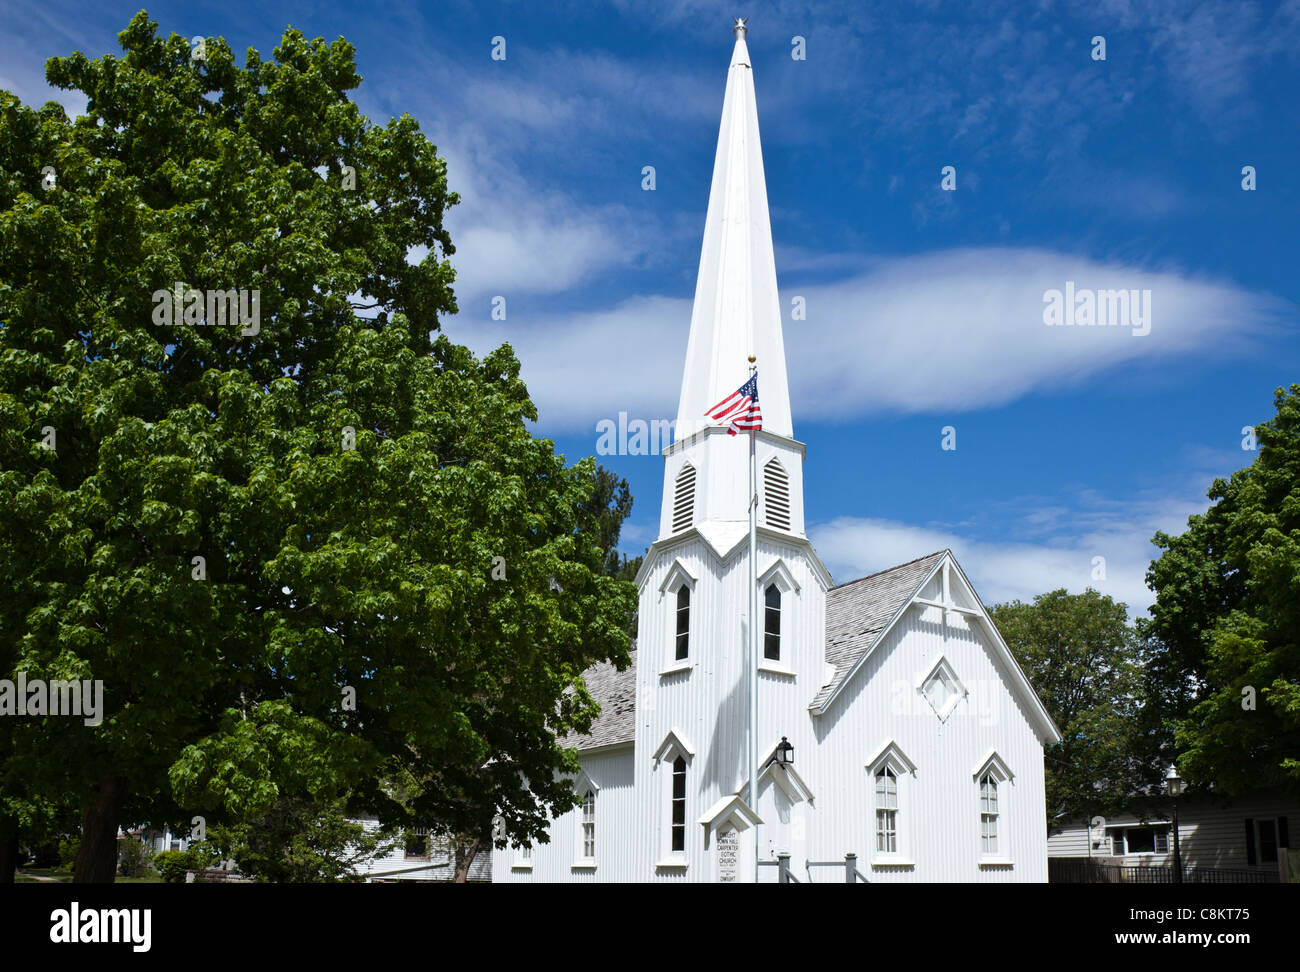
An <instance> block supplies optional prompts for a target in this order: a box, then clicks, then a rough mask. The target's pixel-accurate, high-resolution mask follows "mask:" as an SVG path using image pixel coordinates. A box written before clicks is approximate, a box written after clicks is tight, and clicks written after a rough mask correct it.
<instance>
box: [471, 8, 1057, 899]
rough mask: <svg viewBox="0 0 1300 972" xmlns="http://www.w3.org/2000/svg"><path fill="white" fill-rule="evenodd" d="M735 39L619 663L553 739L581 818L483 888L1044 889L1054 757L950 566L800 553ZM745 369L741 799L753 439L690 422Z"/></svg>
mask: <svg viewBox="0 0 1300 972" xmlns="http://www.w3.org/2000/svg"><path fill="white" fill-rule="evenodd" d="M735 35H736V45H735V50H734V53H733V54H732V58H731V66H730V69H729V72H728V76H727V89H726V95H725V98H724V101H723V107H722V126H721V131H720V133H719V136H718V150H717V157H716V160H715V162H714V167H713V183H712V188H711V191H710V196H709V208H708V216H707V221H706V223H705V229H704V245H703V252H702V254H701V256H700V270H699V279H698V283H697V285H696V291H695V306H694V311H693V313H692V317H691V331H690V340H689V344H688V345H687V349H686V366H685V373H684V375H683V378H682V392H681V399H680V405H679V409H678V415H677V426H676V428H677V430H678V435H679V438H678V439H677V441H675V442H674V443H673V444H672V445H671V446H669V447H668V448H666V449H665V450H664V461H665V469H664V491H663V500H662V510H661V514H660V525H659V536H658V539H657V540H656V541H655V542H654V544H653V546H651V547H650V549H649V551H648V553H647V555H646V557H645V561H644V563H643V564H642V567H641V570H640V573H639V574H638V575H637V578H636V583H637V587H638V590H639V597H640V607H639V631H638V639H637V646H636V649H635V650H634V651H633V652H632V657H633V664H632V665H631V666H630V667H629V668H628V669H626V670H625V671H623V672H617V671H615V670H614V669H613V668H612V667H611V666H609V665H597V666H595V667H594V668H592V669H591V670H589V671H588V672H586V673H585V680H586V683H587V687H588V689H589V690H590V691H591V693H592V695H593V697H594V698H595V699H596V701H598V702H599V703H600V705H601V706H602V712H601V715H600V716H599V717H598V719H597V720H596V721H595V724H594V725H593V727H592V730H591V732H590V734H589V735H585V736H581V737H571V738H570V739H569V740H567V742H568V744H569V745H572V746H575V747H576V748H577V749H578V751H579V758H580V761H581V763H582V773H581V774H580V775H579V776H578V777H577V778H576V779H575V780H574V781H573V785H574V787H575V789H576V792H577V794H578V796H579V797H580V800H581V802H580V805H579V807H578V808H577V809H575V810H574V811H571V812H570V813H567V814H565V815H563V816H561V817H559V818H558V819H556V820H555V821H554V822H553V823H552V824H551V827H550V831H549V836H550V842H549V843H545V844H543V843H537V844H536V845H535V846H533V847H531V848H530V847H510V848H507V849H506V850H504V851H500V850H498V851H495V852H493V855H492V880H493V881H496V882H529V881H541V882H572V881H620V882H626V881H637V882H641V881H652V882H681V881H697V882H698V881H703V882H715V881H716V882H732V881H735V882H746V881H754V880H755V879H757V880H758V881H760V882H776V881H778V880H779V878H780V877H781V874H782V866H781V864H780V863H778V862H782V861H784V862H785V865H786V870H785V873H787V874H788V875H789V876H790V878H791V879H793V880H797V881H802V882H810V881H811V882H813V883H820V882H832V881H833V882H841V881H845V880H854V881H860V880H867V881H872V882H897V881H972V882H974V881H983V882H1007V881H1037V882H1043V881H1046V880H1047V834H1046V827H1045V819H1044V816H1045V812H1044V793H1043V747H1044V746H1046V745H1050V744H1052V743H1054V742H1057V741H1059V738H1060V736H1059V733H1058V730H1057V728H1056V726H1055V725H1054V724H1053V722H1052V719H1051V717H1050V716H1049V715H1048V713H1047V710H1046V709H1045V708H1044V707H1043V704H1042V702H1041V701H1040V700H1039V699H1038V697H1037V695H1036V694H1035V693H1034V690H1033V688H1032V687H1031V686H1030V684H1029V682H1028V680H1027V679H1026V678H1025V675H1024V672H1023V671H1021V669H1020V667H1019V665H1018V664H1017V663H1016V661H1015V659H1014V657H1013V656H1012V654H1011V651H1010V650H1009V649H1008V647H1007V645H1006V644H1005V642H1004V641H1003V640H1002V637H1001V635H999V633H998V631H997V629H996V628H995V627H994V625H993V623H992V621H991V620H990V619H989V616H988V614H987V613H986V611H985V609H984V606H983V605H982V604H981V603H980V600H979V598H978V597H977V596H976V594H975V591H974V589H973V588H972V587H971V584H970V582H969V581H968V580H967V578H966V575H965V573H964V572H963V571H962V569H961V567H960V565H958V563H957V561H956V560H955V559H954V558H953V556H952V553H951V552H950V551H947V550H942V551H939V552H937V553H930V554H927V555H926V556H922V557H918V558H917V559H915V560H912V561H910V562H908V563H905V564H900V565H899V566H897V567H892V568H890V569H888V570H884V571H881V572H880V573H877V574H872V575H871V576H869V577H863V578H860V579H858V580H854V581H850V582H848V583H845V584H839V585H836V584H834V583H833V582H832V580H831V576H830V574H829V572H828V571H827V570H826V567H825V566H824V565H823V564H822V562H821V560H820V558H819V557H818V556H817V551H816V550H814V549H813V545H812V544H811V543H810V542H809V540H808V537H807V534H806V532H805V526H804V508H803V480H802V464H803V458H804V446H803V444H802V443H800V442H799V441H797V440H796V439H795V438H794V431H793V425H792V421H791V411H790V398H789V390H788V388H787V383H786V371H785V352H784V348H783V342H782V336H781V313H780V305H779V301H778V295H777V286H776V267H775V261H774V258H773V251H772V235H771V228H770V225H769V221H768V208H767V189H766V185H765V182H764V176H763V159H762V152H761V149H760V146H759V137H758V114H757V110H756V107H755V101H754V82H753V76H752V72H751V65H750V58H749V51H748V49H747V48H746V45H745V27H744V24H743V22H740V21H738V22H737V25H736V27H735ZM755 359H756V366H757V368H758V374H759V376H760V385H759V390H760V401H761V405H762V414H763V419H762V430H761V431H759V432H757V433H755V434H754V435H755V440H756V441H755V451H756V459H757V470H758V474H757V478H758V483H757V487H758V490H757V491H758V509H757V524H758V525H757V531H756V532H757V559H756V562H755V567H754V571H755V573H756V574H757V578H758V590H757V596H756V600H757V604H758V611H757V614H758V616H759V617H760V618H761V621H760V623H761V630H760V631H759V632H758V633H757V634H758V635H759V637H758V638H757V639H756V640H757V641H758V643H759V644H760V645H761V648H760V651H759V653H758V665H757V667H758V673H757V686H758V691H757V712H758V721H757V733H756V736H755V740H756V748H757V756H758V766H759V767H761V771H760V773H759V776H758V785H757V791H758V792H757V794H756V795H755V796H753V797H752V798H751V795H750V792H749V780H750V767H749V763H748V751H749V740H748V732H749V725H750V692H749V689H750V684H751V672H750V670H749V667H748V664H749V659H748V654H747V642H748V639H749V633H748V630H747V628H748V623H747V618H748V616H749V610H750V590H749V587H748V585H749V578H750V570H751V565H750V561H749V548H750V543H749V534H750V530H749V496H750V494H749V478H750V436H749V435H747V434H741V435H730V434H728V429H727V427H726V426H720V425H714V426H711V427H710V426H703V425H702V424H701V421H702V419H703V416H704V414H705V413H706V412H707V411H708V410H709V409H710V408H711V407H713V406H714V405H716V404H717V403H718V402H720V401H721V400H723V399H725V398H726V397H727V396H728V395H729V394H731V393H732V392H734V391H735V390H736V389H737V387H738V386H740V385H742V384H743V383H744V382H745V381H746V380H747V378H748V375H749V370H748V368H749V366H748V363H747V362H749V361H753V360H755ZM692 429H695V430H697V431H694V432H693V434H689V435H683V434H682V430H692ZM848 855H853V857H849V856H848ZM756 858H757V859H758V860H760V861H762V862H764V864H763V865H762V866H755V859H756ZM846 858H847V861H848V864H847V865H846V864H845V862H846Z"/></svg>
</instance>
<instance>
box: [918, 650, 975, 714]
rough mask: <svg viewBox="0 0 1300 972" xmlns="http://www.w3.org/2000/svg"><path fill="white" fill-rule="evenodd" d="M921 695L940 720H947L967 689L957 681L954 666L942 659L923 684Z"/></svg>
mask: <svg viewBox="0 0 1300 972" xmlns="http://www.w3.org/2000/svg"><path fill="white" fill-rule="evenodd" d="M921 694H923V695H924V696H925V700H926V701H927V702H929V703H930V708H932V709H934V711H935V714H936V715H937V716H938V717H939V718H940V719H947V718H948V716H949V715H950V714H951V713H952V710H953V709H954V708H956V706H957V703H958V702H960V701H961V700H962V697H963V696H964V695H965V694H966V689H965V688H964V687H963V686H962V684H961V682H959V681H958V680H957V676H956V674H955V673H954V672H953V670H952V666H950V665H949V664H948V662H947V661H946V660H944V659H942V658H940V659H939V661H938V663H937V664H936V665H935V666H934V668H933V669H932V670H931V671H930V674H929V675H927V676H926V678H925V680H924V681H923V682H922V683H921Z"/></svg>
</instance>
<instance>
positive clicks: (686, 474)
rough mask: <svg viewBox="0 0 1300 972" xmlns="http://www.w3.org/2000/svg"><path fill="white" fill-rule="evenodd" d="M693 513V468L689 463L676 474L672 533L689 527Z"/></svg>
mask: <svg viewBox="0 0 1300 972" xmlns="http://www.w3.org/2000/svg"><path fill="white" fill-rule="evenodd" d="M694 513H695V467H694V466H692V465H691V464H690V463H689V462H688V463H687V464H686V465H685V466H683V467H682V471H681V472H679V473H678V474H677V485H676V487H675V488H674V490H673V533H678V532H680V531H682V530H685V529H686V528H687V527H689V526H690V525H691V520H692V519H693V514H694Z"/></svg>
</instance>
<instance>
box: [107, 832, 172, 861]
mask: <svg viewBox="0 0 1300 972" xmlns="http://www.w3.org/2000/svg"><path fill="white" fill-rule="evenodd" d="M126 837H133V838H135V839H137V840H143V841H144V842H145V845H146V846H147V847H148V848H149V857H150V858H151V859H152V858H153V856H154V855H155V854H161V853H162V852H163V851H167V850H178V851H183V850H189V847H190V842H189V840H188V839H187V838H185V837H182V836H181V835H180V834H174V833H172V830H171V828H170V827H167V826H163V827H162V828H161V829H158V828H154V827H143V828H139V829H136V830H130V831H122V830H119V831H118V834H117V839H118V841H119V850H120V842H121V841H122V839H123V838H126Z"/></svg>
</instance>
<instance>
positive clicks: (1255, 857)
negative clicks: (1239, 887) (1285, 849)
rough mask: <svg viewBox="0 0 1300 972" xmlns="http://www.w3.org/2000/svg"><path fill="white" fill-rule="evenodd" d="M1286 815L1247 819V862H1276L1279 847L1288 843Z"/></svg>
mask: <svg viewBox="0 0 1300 972" xmlns="http://www.w3.org/2000/svg"><path fill="white" fill-rule="evenodd" d="M1286 829H1287V828H1286V817H1268V818H1261V819H1255V820H1247V821H1246V863H1248V864H1251V865H1254V864H1276V863H1277V849H1278V848H1279V847H1281V846H1283V845H1284V844H1285V843H1286V839H1285V838H1286Z"/></svg>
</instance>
